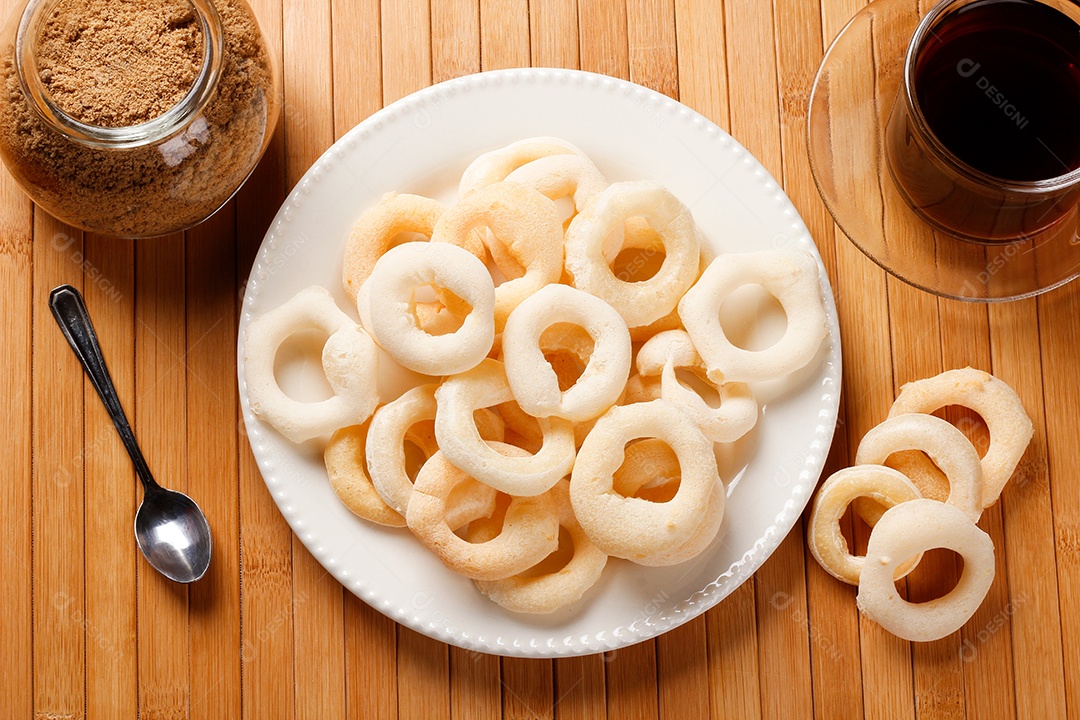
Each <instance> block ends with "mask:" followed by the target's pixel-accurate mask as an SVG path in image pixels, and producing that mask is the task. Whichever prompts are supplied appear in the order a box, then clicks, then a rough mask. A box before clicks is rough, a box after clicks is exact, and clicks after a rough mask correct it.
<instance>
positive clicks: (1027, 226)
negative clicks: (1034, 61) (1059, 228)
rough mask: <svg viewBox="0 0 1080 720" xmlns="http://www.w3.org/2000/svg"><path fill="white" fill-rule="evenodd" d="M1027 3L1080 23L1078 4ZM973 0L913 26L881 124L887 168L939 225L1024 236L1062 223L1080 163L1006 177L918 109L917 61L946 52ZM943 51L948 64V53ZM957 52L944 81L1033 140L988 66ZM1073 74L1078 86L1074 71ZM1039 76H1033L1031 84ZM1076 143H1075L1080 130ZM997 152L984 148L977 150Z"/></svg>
mask: <svg viewBox="0 0 1080 720" xmlns="http://www.w3.org/2000/svg"><path fill="white" fill-rule="evenodd" d="M1025 1H1026V2H1027V3H1028V4H1029V5H1045V6H1047V7H1048V8H1052V9H1054V10H1057V11H1059V12H1061V13H1063V14H1064V15H1065V16H1066V17H1068V18H1070V19H1072V20H1074V21H1076V22H1078V23H1080V5H1077V4H1075V3H1074V2H1062V1H1058V0H1025ZM973 3H983V6H984V7H985V5H986V1H985V0H945V1H944V2H941V3H939V4H938V5H936V6H935V7H934V8H933V9H932V10H930V12H928V13H927V14H926V15H925V17H923V19H922V21H921V22H920V23H919V25H918V26H917V27H916V29H915V32H914V34H913V35H912V37H911V41H910V43H909V44H908V48H907V53H906V55H905V57H904V64H903V74H902V77H901V81H900V88H899V91H898V93H897V98H896V102H895V104H894V105H893V108H892V113H891V115H890V117H889V121H888V124H887V127H886V129H885V133H886V136H885V147H886V153H885V155H886V159H887V161H888V168H889V171H890V173H891V175H892V179H893V180H894V181H895V183H896V186H897V189H898V190H899V191H900V194H901V195H902V196H903V197H904V199H905V200H906V201H907V203H908V204H909V205H910V206H911V208H912V209H913V210H915V212H916V213H918V214H919V215H920V216H921V217H922V218H923V220H925V221H926V222H927V223H928V224H930V225H931V226H932V227H934V228H935V229H937V230H941V231H944V232H946V233H948V234H950V235H953V236H955V237H959V238H963V239H967V240H971V241H975V242H986V243H994V242H1007V241H1014V240H1018V239H1024V238H1029V237H1032V236H1035V235H1037V234H1038V233H1041V232H1043V231H1045V230H1047V229H1048V228H1050V227H1052V226H1053V225H1055V224H1056V223H1058V222H1060V221H1061V220H1062V219H1063V218H1065V217H1066V216H1067V215H1068V214H1069V213H1070V212H1072V211H1073V210H1074V209H1075V208H1076V207H1077V204H1078V203H1080V168H1075V167H1074V168H1073V169H1070V168H1069V165H1068V164H1066V163H1065V162H1064V161H1062V162H1061V163H1060V167H1057V168H1056V169H1059V170H1062V171H1064V172H1062V173H1061V174H1058V175H1055V176H1052V177H1045V178H1039V179H1034V180H1015V179H1008V178H1004V177H999V176H995V175H993V174H990V173H988V172H984V171H983V170H980V169H979V168H976V167H974V166H973V165H972V164H970V163H969V162H966V161H965V160H964V159H962V158H961V157H959V156H958V155H957V153H956V152H954V151H953V149H950V147H949V146H948V145H947V144H946V143H945V142H943V141H942V140H941V139H940V138H939V136H938V135H937V134H936V133H935V132H934V130H933V129H932V128H931V123H930V122H928V119H927V114H928V111H929V110H930V108H924V107H922V105H921V102H920V92H919V91H920V88H919V87H918V83H919V82H921V79H920V64H921V63H923V62H924V61H925V58H926V56H927V55H928V54H929V53H931V52H946V51H943V50H942V48H944V47H945V45H946V43H949V42H955V37H950V33H951V32H952V29H951V27H950V24H951V23H953V22H955V21H956V20H957V13H961V12H963V11H964V9H965V8H967V7H968V6H970V5H972V4H973ZM995 5H996V6H1001V5H1003V3H996V4H995ZM939 31H941V34H939ZM954 35H955V34H954ZM1047 42H1050V40H1047ZM1063 52H1064V51H1063ZM948 57H949V58H950V62H951V60H952V56H948ZM957 58H958V59H956V61H955V66H954V67H955V73H956V74H955V77H951V78H948V80H947V81H948V82H951V83H954V84H955V87H957V88H960V89H961V90H962V91H963V92H965V93H966V92H970V93H972V94H977V95H978V97H977V101H978V102H979V103H985V106H984V107H983V106H980V110H981V111H983V112H986V113H994V114H1000V116H1001V117H994V118H993V121H994V122H1005V121H1006V119H1007V120H1008V122H1010V123H1013V125H1014V128H1013V129H1014V131H1015V132H1016V133H1028V134H1029V137H1028V138H1027V139H1026V140H1027V141H1028V142H1030V141H1031V140H1032V139H1034V140H1039V138H1038V137H1037V133H1038V132H1039V130H1038V129H1037V128H1036V127H1030V126H1029V125H1030V118H1027V117H1025V115H1024V109H1023V107H1022V106H1018V105H1017V104H1014V103H1013V102H1012V101H1011V100H1010V98H1009V97H1008V94H1007V93H1003V92H1002V91H1001V89H999V88H997V87H996V86H995V84H994V78H993V77H992V71H986V70H985V69H983V68H982V66H981V64H980V63H979V62H977V61H976V60H974V59H972V58H970V57H960V56H957ZM952 67H953V66H952V65H950V68H949V69H950V71H951V69H952ZM1073 79H1074V80H1075V81H1076V83H1077V84H1078V85H1080V73H1076V74H1075V75H1074V77H1073ZM1037 80H1038V78H1032V81H1033V82H1035V81H1037ZM926 82H930V81H926ZM1018 102H1019V101H1018ZM1073 120H1074V121H1080V118H1074V119H1073ZM986 122H990V120H987V121H986ZM969 129H970V130H972V131H975V130H977V128H969ZM960 131H961V132H962V131H963V128H961V129H960ZM1076 142H1077V143H1078V144H1080V134H1078V135H1077V141H1076ZM1043 147H1046V144H1045V143H1043ZM999 150H1000V149H995V148H991V147H986V148H984V149H983V150H982V152H985V153H994V152H998V151H999ZM1047 151H1048V152H1049V148H1047Z"/></svg>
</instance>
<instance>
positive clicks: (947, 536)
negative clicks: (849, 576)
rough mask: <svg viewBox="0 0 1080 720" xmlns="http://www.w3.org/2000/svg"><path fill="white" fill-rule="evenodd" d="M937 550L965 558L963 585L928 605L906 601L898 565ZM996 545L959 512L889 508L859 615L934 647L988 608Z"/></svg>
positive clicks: (869, 559)
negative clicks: (898, 580)
mask: <svg viewBox="0 0 1080 720" xmlns="http://www.w3.org/2000/svg"><path fill="white" fill-rule="evenodd" d="M934 548H946V549H949V550H953V551H955V552H957V553H959V554H960V556H961V557H963V558H964V571H963V573H962V574H961V575H960V581H959V582H957V583H956V587H954V588H953V589H952V590H951V591H949V592H948V593H947V594H946V595H944V596H943V597H940V598H936V599H934V600H929V601H927V602H924V603H911V602H908V601H907V600H904V599H903V598H902V597H900V595H899V593H897V591H896V585H895V583H894V582H893V577H894V576H895V573H896V569H897V566H898V565H899V564H900V563H902V562H904V561H905V560H907V559H908V558H910V557H914V556H916V555H919V554H920V553H923V552H925V551H927V550H932V549H934ZM994 571H995V568H994V542H993V540H991V539H990V536H989V535H987V534H986V533H985V532H983V531H982V530H980V529H979V527H978V526H977V525H976V524H975V523H974V522H972V520H971V519H970V518H969V517H968V516H967V515H965V514H964V513H963V512H962V511H961V510H960V509H959V508H957V507H955V506H953V505H947V504H945V503H939V502H937V501H936V500H928V499H920V500H911V501H909V502H905V503H900V504H899V505H896V506H894V507H891V508H889V509H888V510H887V511H886V512H885V514H884V515H882V516H881V519H880V520H879V521H878V523H877V525H875V526H874V530H873V532H871V533H870V541H869V542H868V543H867V548H866V560H865V561H864V562H863V566H862V572H861V573H860V575H859V594H858V597H857V602H858V606H859V610H861V611H862V612H863V614H864V615H866V616H867V617H868V618H870V619H871V620H873V621H875V622H876V623H877V624H878V625H881V627H883V628H885V629H886V630H888V631H889V632H891V633H892V634H893V635H896V636H897V637H901V638H903V639H905V640H914V641H916V642H929V641H931V640H938V639H940V638H943V637H945V636H946V635H949V634H950V633H953V632H956V631H957V630H959V629H960V628H961V627H962V626H963V625H964V623H965V622H967V621H968V620H969V619H970V618H971V616H972V615H974V614H975V611H976V610H978V608H979V606H980V605H981V604H982V601H983V599H984V598H985V597H986V593H987V592H988V591H989V590H990V585H991V583H992V582H993V581H994Z"/></svg>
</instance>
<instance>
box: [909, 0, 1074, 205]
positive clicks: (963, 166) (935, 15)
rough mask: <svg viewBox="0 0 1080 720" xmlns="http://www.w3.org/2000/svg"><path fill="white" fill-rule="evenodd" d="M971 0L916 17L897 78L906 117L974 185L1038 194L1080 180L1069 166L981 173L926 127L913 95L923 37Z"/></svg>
mask: <svg viewBox="0 0 1080 720" xmlns="http://www.w3.org/2000/svg"><path fill="white" fill-rule="evenodd" d="M972 2H976V0H940V2H938V4H937V5H935V6H934V7H933V8H931V9H930V11H929V12H927V13H926V15H924V16H923V18H922V20H920V21H919V24H918V26H917V27H916V28H915V32H914V33H912V35H911V41H910V42H909V43H908V46H907V52H906V54H905V55H904V72H903V78H902V80H901V95H902V96H903V101H904V103H905V105H906V106H907V110H908V113H909V117H910V118H911V120H912V122H914V124H915V125H916V126H917V127H918V129H919V132H920V134H921V135H922V137H923V138H925V139H926V141H927V146H928V149H929V150H931V151H932V152H933V154H934V156H935V157H936V158H937V159H938V160H939V161H941V162H943V163H946V164H948V165H949V166H950V167H951V168H953V169H954V170H955V171H956V172H957V173H959V174H960V175H962V176H963V177H965V178H966V179H968V180H969V181H971V182H973V183H976V184H978V185H982V186H984V187H993V188H997V189H1004V190H1008V191H1010V192H1015V193H1020V194H1025V193H1028V194H1039V195H1041V194H1044V193H1055V192H1059V191H1061V190H1063V189H1066V188H1068V187H1070V186H1072V185H1077V184H1080V168H1077V169H1075V170H1070V171H1069V172H1067V173H1064V174H1062V175H1057V176H1055V177H1050V178H1044V179H1040V180H1010V179H1008V178H1002V177H998V176H996V175H991V174H989V173H985V172H983V171H981V170H979V169H978V168H976V167H973V166H972V165H970V164H969V163H967V162H965V161H964V160H962V159H960V158H959V157H957V156H956V155H955V154H953V152H952V151H951V150H949V149H948V148H947V147H946V146H945V144H944V143H942V142H941V140H940V139H939V138H938V136H937V134H936V133H935V132H934V131H933V130H932V129H931V128H930V124H929V122H928V121H927V120H926V116H925V115H924V114H923V111H922V108H921V107H920V105H919V102H918V99H917V98H916V97H915V66H916V63H917V61H918V59H919V55H920V52H921V50H922V46H923V43H924V41H925V40H926V37H927V36H928V35H930V34H932V32H933V28H934V27H935V26H936V25H937V24H938V23H939V22H940V21H941V20H943V19H944V18H945V17H946V16H947V15H948V14H949V13H951V12H956V11H957V10H959V9H960V8H961V7H962V6H964V5H968V4H970V3H972ZM1035 2H1039V3H1040V4H1043V5H1046V6H1048V7H1053V4H1052V3H1050V2H1047V1H1046V0H1035ZM1067 4H1069V5H1072V6H1074V7H1080V6H1078V5H1077V3H1076V2H1074V1H1073V0H1069V2H1068V3H1067ZM1055 9H1056V8H1055Z"/></svg>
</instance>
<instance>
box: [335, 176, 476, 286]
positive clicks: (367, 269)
mask: <svg viewBox="0 0 1080 720" xmlns="http://www.w3.org/2000/svg"><path fill="white" fill-rule="evenodd" d="M445 210H446V206H445V205H443V204H442V203H441V202H439V201H438V200H432V199H431V198H426V197H423V196H422V195H407V194H400V195H399V194H398V193H395V192H389V193H386V194H385V195H383V196H382V197H381V198H379V201H378V202H377V203H375V204H374V205H372V206H371V207H370V208H368V209H367V210H366V211H365V212H364V214H363V215H361V216H360V217H359V219H357V221H356V222H355V223H354V224H353V226H352V229H351V230H350V231H349V238H348V240H346V241H345V254H344V264H343V267H342V272H341V279H342V285H343V286H344V288H345V293H346V294H347V295H348V296H349V299H350V300H356V293H357V292H358V291H359V290H360V286H361V285H363V283H364V281H365V280H367V279H368V276H370V275H371V271H372V269H373V268H374V267H375V263H376V262H378V260H379V258H380V257H382V256H383V253H385V252H386V251H387V250H389V249H390V245H391V244H392V243H393V242H394V241H395V240H396V238H397V237H398V236H399V235H401V234H403V233H415V234H417V235H423V236H425V237H428V238H430V237H431V231H432V230H433V229H434V228H435V223H436V222H437V221H438V220H439V217H440V216H441V215H442V214H443V212H444V211H445ZM466 250H469V251H470V252H472V253H473V254H474V255H476V256H477V257H479V258H483V256H484V248H483V245H481V243H480V241H479V240H474V241H473V245H472V247H469V248H466Z"/></svg>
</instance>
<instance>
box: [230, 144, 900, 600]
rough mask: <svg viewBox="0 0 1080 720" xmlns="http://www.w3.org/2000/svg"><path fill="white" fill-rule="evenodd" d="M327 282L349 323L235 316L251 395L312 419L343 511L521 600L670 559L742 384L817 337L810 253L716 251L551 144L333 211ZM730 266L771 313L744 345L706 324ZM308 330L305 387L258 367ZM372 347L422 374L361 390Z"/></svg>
mask: <svg viewBox="0 0 1080 720" xmlns="http://www.w3.org/2000/svg"><path fill="white" fill-rule="evenodd" d="M342 279H343V286H344V290H345V293H346V294H347V296H348V297H349V299H350V300H355V303H356V306H355V307H356V313H357V315H358V316H359V318H360V322H359V323H357V322H355V321H354V320H353V319H352V317H351V316H350V315H349V314H347V313H346V312H344V311H343V310H342V309H341V308H339V307H338V306H337V304H336V303H335V301H334V299H333V298H332V296H331V294H330V292H329V291H327V290H326V289H324V288H319V287H310V288H307V289H305V290H303V291H301V292H300V293H298V294H297V295H296V296H295V297H293V298H292V299H291V300H289V301H288V302H286V303H285V304H284V305H282V306H280V307H278V308H276V309H274V310H272V311H270V312H267V313H265V314H263V315H262V316H260V317H258V318H256V319H255V320H254V321H253V322H252V323H251V324H250V326H249V328H248V332H247V336H246V339H245V350H244V365H245V368H244V372H245V380H246V384H247V391H248V397H249V399H250V403H251V408H252V410H253V411H254V413H255V414H256V415H257V416H258V417H259V418H261V419H262V420H264V421H265V422H267V423H269V424H271V425H272V426H274V427H275V428H276V429H277V430H278V431H279V432H280V433H281V434H282V435H284V436H285V437H286V438H288V439H290V440H292V441H293V442H297V443H300V442H305V441H307V440H311V439H314V438H321V439H325V438H326V437H329V440H328V441H327V442H326V446H325V452H324V460H325V464H326V470H327V474H328V477H329V480H330V483H331V485H332V486H333V488H334V490H335V492H336V493H337V495H338V497H339V498H340V499H341V501H342V502H343V503H345V505H347V506H348V507H349V509H350V510H352V511H353V512H354V513H356V514H357V515H359V516H361V517H363V518H366V519H368V520H370V521H372V522H375V523H379V524H382V525H387V526H392V527H403V526H406V527H408V529H409V530H410V531H412V533H413V534H414V535H415V536H416V538H417V539H418V540H419V541H420V542H421V543H423V544H424V545H425V546H426V547H427V548H429V549H430V550H431V551H432V552H433V553H435V554H436V555H437V556H438V557H439V558H440V559H441V560H442V562H443V563H444V564H445V565H446V566H447V567H448V568H450V569H451V570H453V571H455V572H457V573H460V574H462V575H464V576H466V577H468V578H471V579H473V580H474V582H475V583H476V586H477V587H478V588H479V590H480V591H481V592H482V593H484V594H485V595H487V596H488V597H490V598H491V599H492V600H493V601H495V602H496V603H498V604H499V605H501V606H503V607H505V608H508V609H509V610H512V611H515V612H523V613H549V612H552V611H554V610H556V609H558V608H560V607H563V606H566V605H568V604H570V603H574V602H576V601H578V600H579V599H580V598H581V597H582V595H583V594H584V593H585V592H586V591H587V590H588V589H589V587H591V586H592V585H593V584H594V583H595V582H596V580H597V579H598V578H599V577H600V574H601V572H602V571H603V570H604V567H605V565H606V564H607V562H608V558H609V557H614V558H622V559H624V560H626V561H630V562H634V563H639V564H642V565H649V566H659V565H673V564H676V563H681V562H685V561H687V560H689V559H690V558H692V557H695V556H696V555H698V554H700V553H701V552H703V551H704V550H705V549H706V548H707V547H709V545H710V544H711V543H712V542H713V540H714V539H715V538H716V536H717V533H718V532H719V529H720V527H721V524H722V521H723V517H724V505H725V490H724V486H723V484H722V483H721V481H720V477H719V472H718V469H717V463H716V455H715V447H714V445H715V443H731V442H734V441H736V440H737V439H739V438H740V437H742V436H743V435H744V434H745V433H747V432H748V431H749V430H750V429H751V428H752V427H753V426H754V425H755V424H756V423H757V421H758V416H759V409H758V403H757V400H756V399H755V397H754V394H753V392H752V390H751V387H752V384H753V383H755V382H758V381H767V380H772V379H775V378H779V377H783V376H786V375H788V374H790V373H792V372H794V371H795V370H798V369H799V368H802V367H804V366H806V365H808V364H809V363H811V362H812V361H814V360H815V358H817V357H818V355H819V348H820V345H821V343H822V341H823V340H824V338H825V336H826V334H827V330H826V316H825V311H824V309H823V305H822V287H821V283H820V280H819V277H818V265H817V260H816V259H815V258H814V257H813V256H812V255H811V254H810V253H808V252H806V251H803V250H790V251H784V252H780V251H767V252H755V253H723V254H720V255H718V256H716V257H715V258H714V257H712V254H711V252H710V249H709V247H708V246H707V242H706V241H705V239H704V238H703V236H702V233H701V231H700V229H699V228H698V226H697V225H696V223H695V222H694V219H693V217H692V216H691V213H690V211H689V210H688V209H687V208H686V207H685V206H684V205H683V204H682V203H681V202H680V201H679V200H678V199H676V198H675V197H674V196H673V195H672V194H671V193H670V192H668V191H667V190H665V189H664V188H663V187H662V186H660V185H658V184H656V183H653V182H644V181H635V182H616V183H609V182H608V181H607V179H606V178H605V177H604V176H603V174H602V173H601V172H600V170H598V169H597V167H596V165H595V164H593V162H592V161H591V160H590V159H589V158H588V157H586V156H585V154H584V153H582V152H581V151H580V150H578V149H577V148H575V147H573V146H572V145H570V144H569V143H566V142H565V141H562V140H559V139H556V138H532V139H527V140H522V141H519V142H516V143H513V144H511V145H508V146H506V147H503V148H500V149H497V150H493V151H491V152H488V153H486V154H484V155H481V156H480V157H478V158H477V159H476V160H475V161H474V162H473V163H472V164H471V165H469V167H468V168H467V169H466V171H465V172H464V174H463V175H462V178H461V182H460V185H459V188H458V199H457V201H456V202H455V203H454V204H453V205H450V206H444V205H443V204H442V203H439V202H436V201H435V200H432V199H429V198H425V197H420V196H416V195H404V194H401V195H399V194H395V193H390V194H387V195H385V196H384V197H382V198H381V199H380V200H379V201H378V203H377V204H376V205H375V206H374V207H371V208H369V209H367V210H366V211H365V212H364V213H363V215H362V216H361V217H360V218H359V219H358V220H357V221H356V223H355V225H354V227H353V228H352V231H351V233H350V236H349V238H348V240H347V242H346V247H345V255H344V262H343V278H342ZM748 284H756V285H760V286H762V287H764V288H765V290H766V291H768V292H769V293H770V294H771V295H773V296H774V297H776V299H777V300H778V301H779V302H780V304H781V305H782V306H783V308H784V312H785V313H786V315H787V329H786V330H785V332H784V334H783V336H782V337H781V338H780V339H779V340H778V341H777V342H776V343H775V344H774V345H773V346H772V347H770V348H768V349H766V350H762V351H749V350H745V349H742V348H740V347H738V346H736V345H735V344H733V343H732V342H731V341H730V340H729V338H728V337H727V336H726V335H725V333H724V329H723V327H722V326H721V323H720V319H719V317H720V306H721V304H722V303H723V301H724V299H725V298H726V297H728V296H729V295H730V293H731V292H732V291H734V290H735V289H737V288H739V287H741V286H744V285H748ZM305 330H318V331H321V332H322V333H324V334H325V335H326V336H327V340H326V342H325V344H324V346H323V349H322V366H323V371H324V373H325V375H326V379H327V381H328V383H329V385H330V387H331V388H332V389H333V395H332V396H331V397H330V398H328V399H326V400H323V401H319V402H300V401H297V400H294V399H292V398H290V397H288V396H287V395H286V394H285V393H284V392H283V391H282V390H281V388H280V387H279V385H278V382H277V380H276V378H275V376H274V359H275V355H276V353H277V350H278V348H279V347H280V346H281V344H282V343H283V342H285V341H286V340H287V339H288V338H289V337H290V336H292V335H294V334H295V333H298V332H301V331H305ZM379 349H381V350H382V351H383V353H385V354H382V353H380V352H379ZM387 356H389V358H390V359H392V362H395V363H397V364H398V365H400V366H401V367H403V368H405V369H407V370H410V371H413V372H415V373H418V374H419V375H420V376H423V377H424V378H426V382H421V383H419V384H417V385H416V386H414V387H412V388H411V389H409V390H408V391H407V392H405V393H404V394H402V395H400V396H399V397H397V398H394V399H391V400H389V401H386V399H385V398H380V397H379V395H378V389H377V382H376V381H377V378H378V375H379V369H378V363H379V362H387V359H386V357H387ZM380 357H381V359H380ZM890 512H892V511H891V510H890ZM887 514H888V513H886V515H887ZM882 522H884V520H883V521H882Z"/></svg>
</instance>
